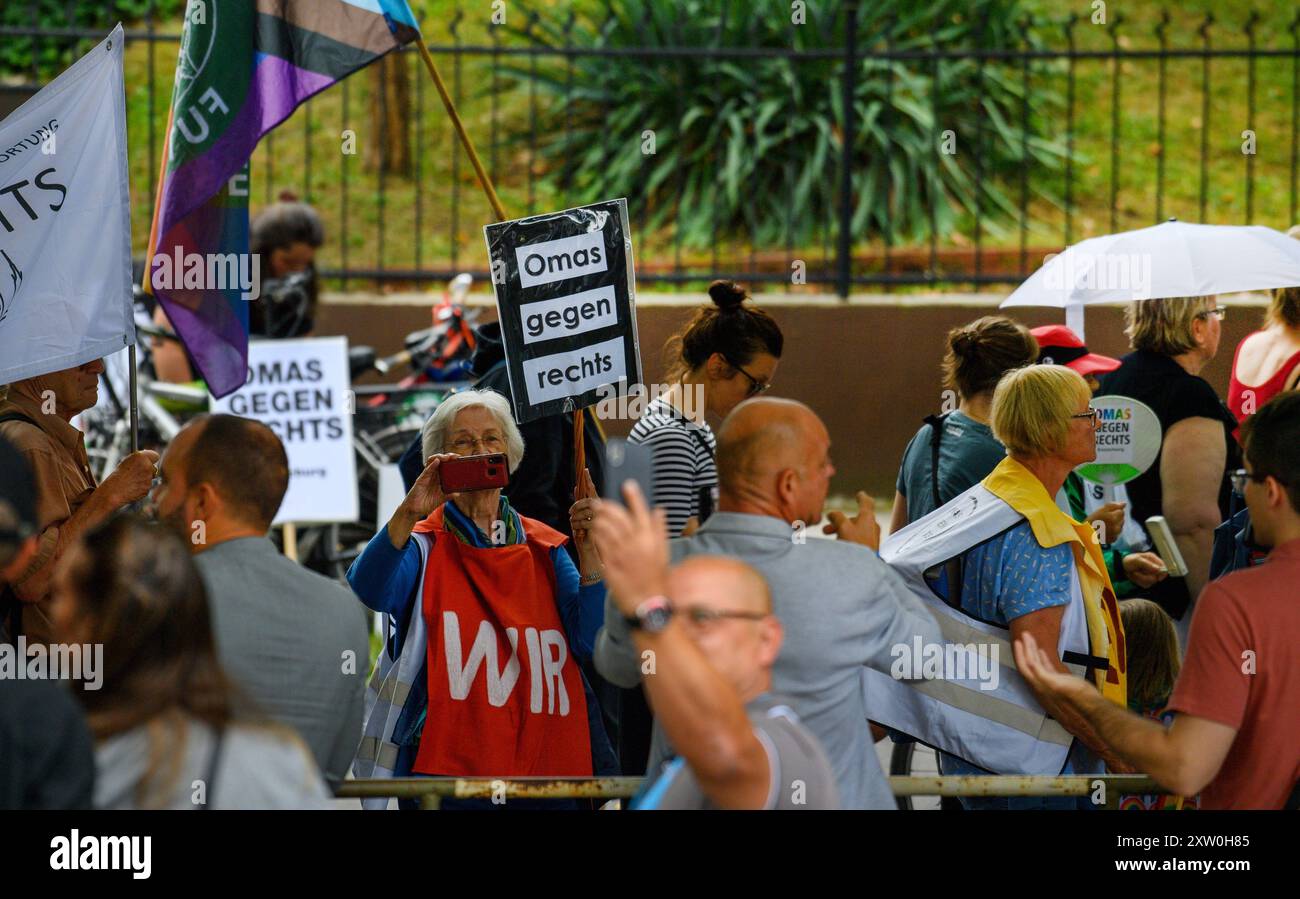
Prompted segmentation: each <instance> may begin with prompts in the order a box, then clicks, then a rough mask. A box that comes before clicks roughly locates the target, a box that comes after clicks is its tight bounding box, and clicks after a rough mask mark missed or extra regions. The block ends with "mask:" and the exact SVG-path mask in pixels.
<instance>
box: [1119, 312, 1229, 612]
mask: <svg viewBox="0 0 1300 899" xmlns="http://www.w3.org/2000/svg"><path fill="white" fill-rule="evenodd" d="M1226 314H1227V310H1225V309H1224V308H1223V307H1222V306H1219V305H1218V303H1217V301H1216V299H1215V298H1214V297H1212V296H1206V297H1181V298H1176V299H1162V300H1143V301H1141V302H1136V303H1130V304H1129V307H1128V310H1127V320H1128V328H1127V330H1126V333H1127V334H1128V336H1129V341H1130V344H1131V345H1132V347H1133V352H1131V353H1129V354H1128V355H1127V356H1125V357H1124V358H1123V359H1121V360H1120V367H1119V368H1118V369H1116V370H1115V371H1113V372H1111V373H1109V374H1107V375H1105V376H1104V377H1103V378H1102V379H1101V389H1100V390H1098V391H1097V396H1099V397H1102V396H1124V397H1129V398H1131V399H1135V400H1138V401H1140V402H1142V403H1145V404H1146V405H1147V406H1149V407H1150V408H1151V410H1152V411H1153V412H1155V414H1156V417H1157V418H1158V419H1159V420H1160V428H1161V432H1162V438H1161V446H1160V452H1159V454H1158V455H1157V456H1156V460H1155V462H1154V463H1153V464H1152V465H1151V467H1150V468H1148V469H1147V470H1146V471H1145V472H1144V473H1143V474H1141V475H1139V476H1138V477H1137V478H1135V479H1133V480H1132V481H1129V482H1128V483H1127V484H1125V485H1124V487H1125V490H1126V492H1127V494H1128V498H1129V501H1130V506H1129V510H1130V512H1131V514H1132V516H1133V518H1134V519H1135V520H1136V521H1138V522H1140V523H1144V524H1145V522H1146V520H1147V519H1148V518H1150V517H1151V516H1153V515H1163V516H1164V517H1165V520H1166V521H1168V523H1169V529H1170V530H1171V531H1172V532H1173V535H1174V540H1175V542H1176V543H1177V544H1178V549H1179V552H1181V553H1182V556H1183V559H1184V561H1186V563H1187V568H1188V573H1187V576H1186V577H1185V578H1172V577H1171V578H1169V579H1167V580H1164V581H1161V582H1160V583H1158V584H1155V585H1154V586H1153V587H1151V588H1150V590H1149V592H1148V594H1147V595H1148V596H1149V597H1150V598H1151V599H1153V600H1155V601H1156V602H1157V603H1159V604H1160V607H1161V608H1163V609H1164V610H1165V611H1166V612H1168V613H1169V616H1170V617H1171V618H1173V619H1174V620H1175V621H1177V622H1178V626H1179V634H1180V636H1182V637H1184V638H1185V637H1186V632H1187V626H1188V623H1189V622H1190V616H1189V615H1187V614H1186V613H1187V611H1188V608H1189V606H1190V604H1191V597H1193V596H1196V595H1197V594H1199V593H1200V591H1201V588H1202V587H1204V586H1205V583H1206V581H1207V580H1208V579H1209V574H1210V556H1211V551H1212V549H1213V545H1214V529H1215V528H1216V527H1218V526H1219V523H1220V522H1221V521H1223V520H1225V519H1226V518H1228V516H1229V514H1230V513H1231V497H1232V487H1231V484H1230V482H1229V479H1228V472H1230V471H1233V470H1235V469H1236V468H1239V467H1240V465H1241V449H1240V447H1239V446H1238V445H1237V441H1236V439H1235V438H1234V437H1233V436H1232V432H1233V431H1234V430H1235V429H1236V427H1237V420H1236V419H1235V418H1233V416H1232V413H1231V412H1229V411H1228V408H1227V406H1225V405H1224V403H1223V400H1221V399H1219V397H1218V395H1217V394H1216V393H1215V392H1214V388H1213V387H1211V386H1210V384H1209V382H1208V381H1206V380H1205V379H1204V378H1202V377H1201V375H1200V373H1201V371H1202V370H1203V369H1204V368H1205V366H1206V365H1208V364H1209V362H1210V360H1211V359H1213V358H1214V355H1215V353H1217V352H1218V350H1219V337H1220V334H1221V329H1222V325H1221V324H1220V322H1221V321H1222V320H1223V317H1224V315H1226Z"/></svg>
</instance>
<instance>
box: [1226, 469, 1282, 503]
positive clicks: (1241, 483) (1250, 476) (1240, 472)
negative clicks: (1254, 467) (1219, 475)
mask: <svg viewBox="0 0 1300 899" xmlns="http://www.w3.org/2000/svg"><path fill="white" fill-rule="evenodd" d="M1270 477H1271V478H1272V479H1273V480H1275V481H1277V482H1278V483H1279V484H1281V485H1282V486H1283V487H1290V486H1291V485H1290V484H1288V483H1287V482H1286V481H1284V480H1282V479H1281V478H1279V477H1278V476H1277V475H1267V474H1260V473H1259V472H1254V473H1251V472H1249V471H1246V469H1244V468H1238V469H1237V470H1236V471H1230V472H1228V479H1229V480H1230V481H1232V489H1233V490H1235V491H1237V493H1239V494H1241V495H1242V496H1245V495H1246V482H1247V481H1254V482H1255V483H1256V484H1262V483H1264V481H1266V480H1267V479H1268V478H1270Z"/></svg>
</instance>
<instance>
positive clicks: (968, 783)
mask: <svg viewBox="0 0 1300 899" xmlns="http://www.w3.org/2000/svg"><path fill="white" fill-rule="evenodd" d="M643 780H644V779H643V778H640V777H563V778H552V777H512V778H481V777H480V778H470V777H399V778H392V779H379V778H374V779H363V780H348V781H344V782H343V783H342V784H340V785H339V788H338V790H336V791H335V795H336V796H337V797H338V798H339V799H372V798H382V797H389V798H397V799H418V800H419V802H420V807H421V808H422V809H437V808H439V807H441V805H442V800H443V799H444V798H448V799H494V798H498V797H500V799H502V800H509V799H626V798H628V797H631V796H634V795H636V792H637V790H639V789H640V788H641V784H642V782H643ZM1099 786H1102V787H1104V788H1103V789H1102V800H1101V801H1100V802H1098V806H1099V807H1101V808H1116V807H1117V805H1118V803H1119V797H1120V796H1122V795H1128V794H1133V793H1160V792H1163V790H1162V788H1161V787H1160V786H1159V784H1157V783H1156V782H1155V781H1154V780H1152V779H1151V778H1149V777H1147V776H1146V775H1142V774H1099V775H1094V776H1089V775H1086V774H1068V775H1060V776H1057V777H1051V776H1045V775H1033V776H1030V775H1024V776H1022V775H982V776H974V775H970V776H963V777H913V776H901V775H895V776H892V777H890V778H889V788H890V789H891V790H892V791H893V792H894V795H896V796H1092V795H1094V794H1096V792H1097V790H1098V788H1099Z"/></svg>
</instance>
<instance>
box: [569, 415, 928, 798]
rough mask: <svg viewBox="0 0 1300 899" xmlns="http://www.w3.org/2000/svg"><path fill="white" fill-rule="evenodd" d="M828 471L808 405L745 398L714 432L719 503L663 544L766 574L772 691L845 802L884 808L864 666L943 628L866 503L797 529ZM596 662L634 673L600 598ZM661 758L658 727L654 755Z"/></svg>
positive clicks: (822, 430)
mask: <svg viewBox="0 0 1300 899" xmlns="http://www.w3.org/2000/svg"><path fill="white" fill-rule="evenodd" d="M834 473H835V468H834V466H833V465H832V464H831V461H830V437H829V435H828V434H827V431H826V427H825V425H823V424H822V422H821V420H820V419H819V418H818V417H817V415H816V414H815V413H813V411H812V410H811V409H809V408H808V407H807V406H804V405H803V404H802V403H797V402H794V401H792V400H781V399H768V398H760V399H753V400H748V401H746V402H744V403H742V404H741V405H739V406H737V407H736V409H735V411H733V412H732V413H731V415H729V416H727V419H726V421H724V422H723V423H722V427H721V429H720V431H719V433H718V480H719V483H718V488H719V497H718V509H719V511H718V512H715V513H714V514H713V516H712V517H710V518H709V520H708V521H707V522H705V523H704V525H703V526H702V527H701V528H700V529H699V531H698V532H696V534H695V535H694V536H692V537H688V538H681V539H677V540H673V541H671V553H672V561H674V562H679V561H681V560H683V559H685V558H688V557H691V556H695V555H711V556H729V557H732V558H736V559H739V560H741V561H743V562H745V563H747V564H748V565H750V566H752V567H753V568H754V569H756V570H757V571H758V572H759V573H760V574H762V575H763V577H764V578H765V579H766V580H767V583H768V584H769V586H770V588H771V592H772V605H773V610H774V612H775V614H776V617H777V618H778V619H779V620H780V622H781V626H782V628H783V629H784V631H785V642H784V644H783V645H782V648H781V653H780V655H779V656H778V658H777V660H776V664H775V665H774V666H773V668H772V689H773V691H774V692H775V693H777V694H780V695H781V696H784V697H786V698H788V699H789V701H790V704H791V707H792V708H793V710H794V711H795V712H796V713H797V714H798V716H799V719H800V720H801V721H802V722H803V724H804V726H806V727H807V728H808V730H809V731H811V732H812V734H813V735H814V736H816V737H817V739H818V741H819V742H820V743H821V746H822V749H824V750H825V752H826V755H827V757H828V758H829V759H830V762H831V766H832V768H833V769H834V771H835V779H836V782H837V783H838V785H839V793H840V802H841V804H842V805H843V806H844V807H845V808H879V809H889V808H894V807H895V804H894V798H893V794H892V793H891V792H890V790H889V784H888V782H887V781H886V780H885V776H884V773H883V772H882V771H881V769H880V763H879V761H878V760H877V759H876V754H875V751H874V745H873V740H872V738H871V733H870V730H869V728H868V725H867V721H868V719H869V718H870V717H871V713H870V709H868V708H867V707H866V704H865V701H864V696H863V690H862V666H864V665H868V666H871V667H872V668H875V669H877V670H879V671H883V672H889V670H890V667H891V664H892V662H893V656H892V655H891V649H892V648H893V647H895V646H898V645H905V646H906V645H911V642H912V640H913V638H914V637H917V636H919V637H920V638H921V640H922V641H923V642H926V643H938V642H940V640H941V637H940V634H939V627H938V625H937V624H936V623H935V621H934V619H933V618H932V617H931V615H930V613H929V612H928V611H927V610H926V609H925V608H924V606H922V605H921V603H920V602H919V601H918V600H916V599H915V598H913V597H912V596H911V595H910V594H909V593H908V591H907V589H906V587H905V586H904V585H903V583H902V581H901V580H900V579H899V578H898V575H897V574H895V573H894V572H893V571H892V570H890V568H889V567H888V566H887V565H885V563H884V562H882V561H880V558H879V557H878V556H877V555H876V553H875V552H874V551H873V548H869V545H870V544H871V543H872V541H873V540H875V541H878V540H879V531H878V529H877V528H876V527H875V524H874V520H872V519H871V515H872V512H871V510H870V508H866V509H864V510H863V512H862V513H861V514H860V515H859V516H858V518H845V517H844V516H842V515H832V519H833V523H832V525H829V526H828V527H829V528H832V529H834V530H835V531H836V532H837V533H838V535H839V538H840V539H838V540H824V539H819V538H817V537H811V538H810V537H808V536H807V535H806V534H805V533H804V529H805V528H806V526H807V524H806V523H810V522H814V523H815V522H817V521H819V520H820V519H821V516H822V506H823V504H824V503H825V500H826V493H827V490H828V489H829V486H830V478H831V476H832V475H833V474H834ZM864 505H865V504H864ZM597 518H599V513H598V514H597ZM854 541H860V542H861V543H866V544H868V546H864V545H859V543H857V542H854ZM595 661H596V668H597V670H598V671H600V673H601V674H602V675H603V676H604V677H606V678H607V679H608V680H609V681H611V682H612V683H615V684H618V685H619V686H622V687H631V686H633V685H634V684H636V683H637V682H638V681H639V679H640V678H641V672H642V665H643V661H642V658H641V654H640V653H639V652H638V651H637V648H636V646H635V645H634V643H633V642H632V639H631V630H630V628H629V626H628V623H627V621H626V619H625V618H624V616H623V614H622V613H621V612H619V611H618V609H617V607H616V606H615V605H613V603H612V602H611V601H610V600H608V599H607V600H606V605H605V626H604V628H602V629H601V632H600V636H599V638H598V639H597V643H596V656H595ZM646 676H647V677H650V676H652V675H646ZM664 756H665V749H664V738H663V733H662V729H661V728H659V727H658V726H656V728H655V737H654V743H653V745H652V747H651V763H652V764H654V762H655V760H656V759H660V760H662V759H663V758H664ZM650 773H651V774H652V775H653V773H654V772H653V771H651V772H650Z"/></svg>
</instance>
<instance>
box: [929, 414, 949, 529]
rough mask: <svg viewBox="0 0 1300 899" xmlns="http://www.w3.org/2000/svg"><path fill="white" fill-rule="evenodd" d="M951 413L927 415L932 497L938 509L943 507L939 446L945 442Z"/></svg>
mask: <svg viewBox="0 0 1300 899" xmlns="http://www.w3.org/2000/svg"><path fill="white" fill-rule="evenodd" d="M951 414H952V413H951V412H945V413H943V414H942V415H927V416H926V417H925V423H926V424H928V425H929V426H930V496H931V498H933V500H934V507H935V508H936V509H937V508H939V507H940V506H942V505H943V501H942V500H940V499H939V444H940V443H942V442H943V425H944V422H945V421H947V420H948V416H949V415H951Z"/></svg>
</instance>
